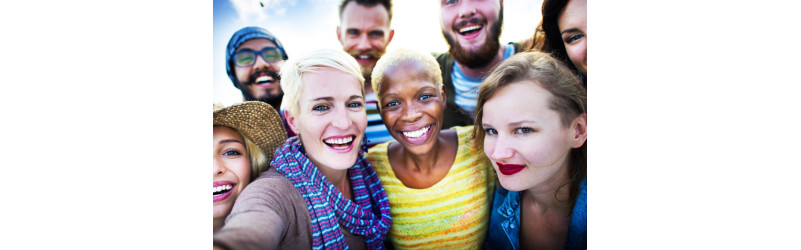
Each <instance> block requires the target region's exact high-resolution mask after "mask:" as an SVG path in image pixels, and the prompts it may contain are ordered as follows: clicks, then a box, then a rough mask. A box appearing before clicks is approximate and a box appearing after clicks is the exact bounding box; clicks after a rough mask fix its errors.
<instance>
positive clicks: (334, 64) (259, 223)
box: [214, 49, 391, 249]
mask: <svg viewBox="0 0 801 250" xmlns="http://www.w3.org/2000/svg"><path fill="white" fill-rule="evenodd" d="M281 79H282V82H281V88H282V89H283V91H284V100H283V101H282V102H281V109H282V110H285V116H286V119H287V123H288V124H289V127H290V128H291V129H292V130H293V131H294V132H295V133H296V134H297V136H293V137H290V138H289V139H288V140H287V141H286V143H284V145H283V146H281V147H280V148H279V149H278V150H277V151H276V153H275V159H273V161H272V162H271V163H270V165H271V166H272V167H271V168H270V169H269V170H267V171H266V172H265V173H264V174H262V175H261V176H260V177H259V178H257V179H256V180H254V181H253V183H251V184H250V185H249V186H248V188H247V189H245V190H244V192H243V193H242V194H241V195H240V196H239V200H238V201H237V203H236V205H235V206H234V208H233V210H232V211H231V215H230V216H228V219H227V221H226V225H225V226H224V227H223V228H222V229H220V231H218V232H217V233H215V235H214V246H215V249H222V248H226V249H276V248H280V249H283V248H290V249H324V248H326V249H347V248H356V249H381V248H383V240H384V235H385V234H386V232H387V230H388V229H389V225H390V223H391V220H390V213H389V202H388V200H387V195H386V193H385V192H384V188H383V186H382V185H381V182H380V181H379V179H378V177H377V176H376V173H375V170H373V168H372V167H371V166H370V165H369V163H368V162H367V160H366V159H365V158H364V153H365V152H366V149H365V147H364V145H366V141H365V139H364V131H365V129H366V127H367V115H366V111H365V107H364V105H365V101H364V85H363V82H364V78H363V77H362V74H361V71H360V69H359V64H358V63H357V62H356V60H355V59H354V58H353V57H352V56H350V55H348V54H347V53H345V52H344V51H342V50H330V49H329V50H320V51H315V52H312V53H311V54H309V55H308V56H305V57H299V58H293V59H290V60H289V61H287V62H286V63H285V64H284V65H283V67H282V68H281Z"/></svg>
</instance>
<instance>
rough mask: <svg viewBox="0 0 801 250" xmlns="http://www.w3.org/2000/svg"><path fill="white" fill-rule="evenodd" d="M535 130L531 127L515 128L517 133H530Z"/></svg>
mask: <svg viewBox="0 0 801 250" xmlns="http://www.w3.org/2000/svg"><path fill="white" fill-rule="evenodd" d="M531 132H534V130H533V129H531V128H517V129H515V134H528V133H531Z"/></svg>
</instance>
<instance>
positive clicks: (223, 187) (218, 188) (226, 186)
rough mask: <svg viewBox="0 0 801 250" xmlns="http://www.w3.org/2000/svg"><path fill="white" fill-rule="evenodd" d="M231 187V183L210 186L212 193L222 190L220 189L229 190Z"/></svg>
mask: <svg viewBox="0 0 801 250" xmlns="http://www.w3.org/2000/svg"><path fill="white" fill-rule="evenodd" d="M233 187H234V186H232V185H220V186H216V187H212V190H213V191H212V193H219V192H222V191H228V190H231V188H233Z"/></svg>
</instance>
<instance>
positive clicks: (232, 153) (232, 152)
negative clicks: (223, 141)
mask: <svg viewBox="0 0 801 250" xmlns="http://www.w3.org/2000/svg"><path fill="white" fill-rule="evenodd" d="M223 155H225V156H236V155H242V153H240V152H239V151H237V150H236V149H229V150H227V151H225V152H224V153H223Z"/></svg>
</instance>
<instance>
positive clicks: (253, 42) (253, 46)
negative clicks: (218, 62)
mask: <svg viewBox="0 0 801 250" xmlns="http://www.w3.org/2000/svg"><path fill="white" fill-rule="evenodd" d="M264 47H276V46H275V43H273V42H272V41H270V40H267V39H266V38H254V39H250V40H247V41H245V42H244V43H242V44H240V45H239V47H238V48H236V51H240V50H243V49H249V50H261V49H263V48H264Z"/></svg>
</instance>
